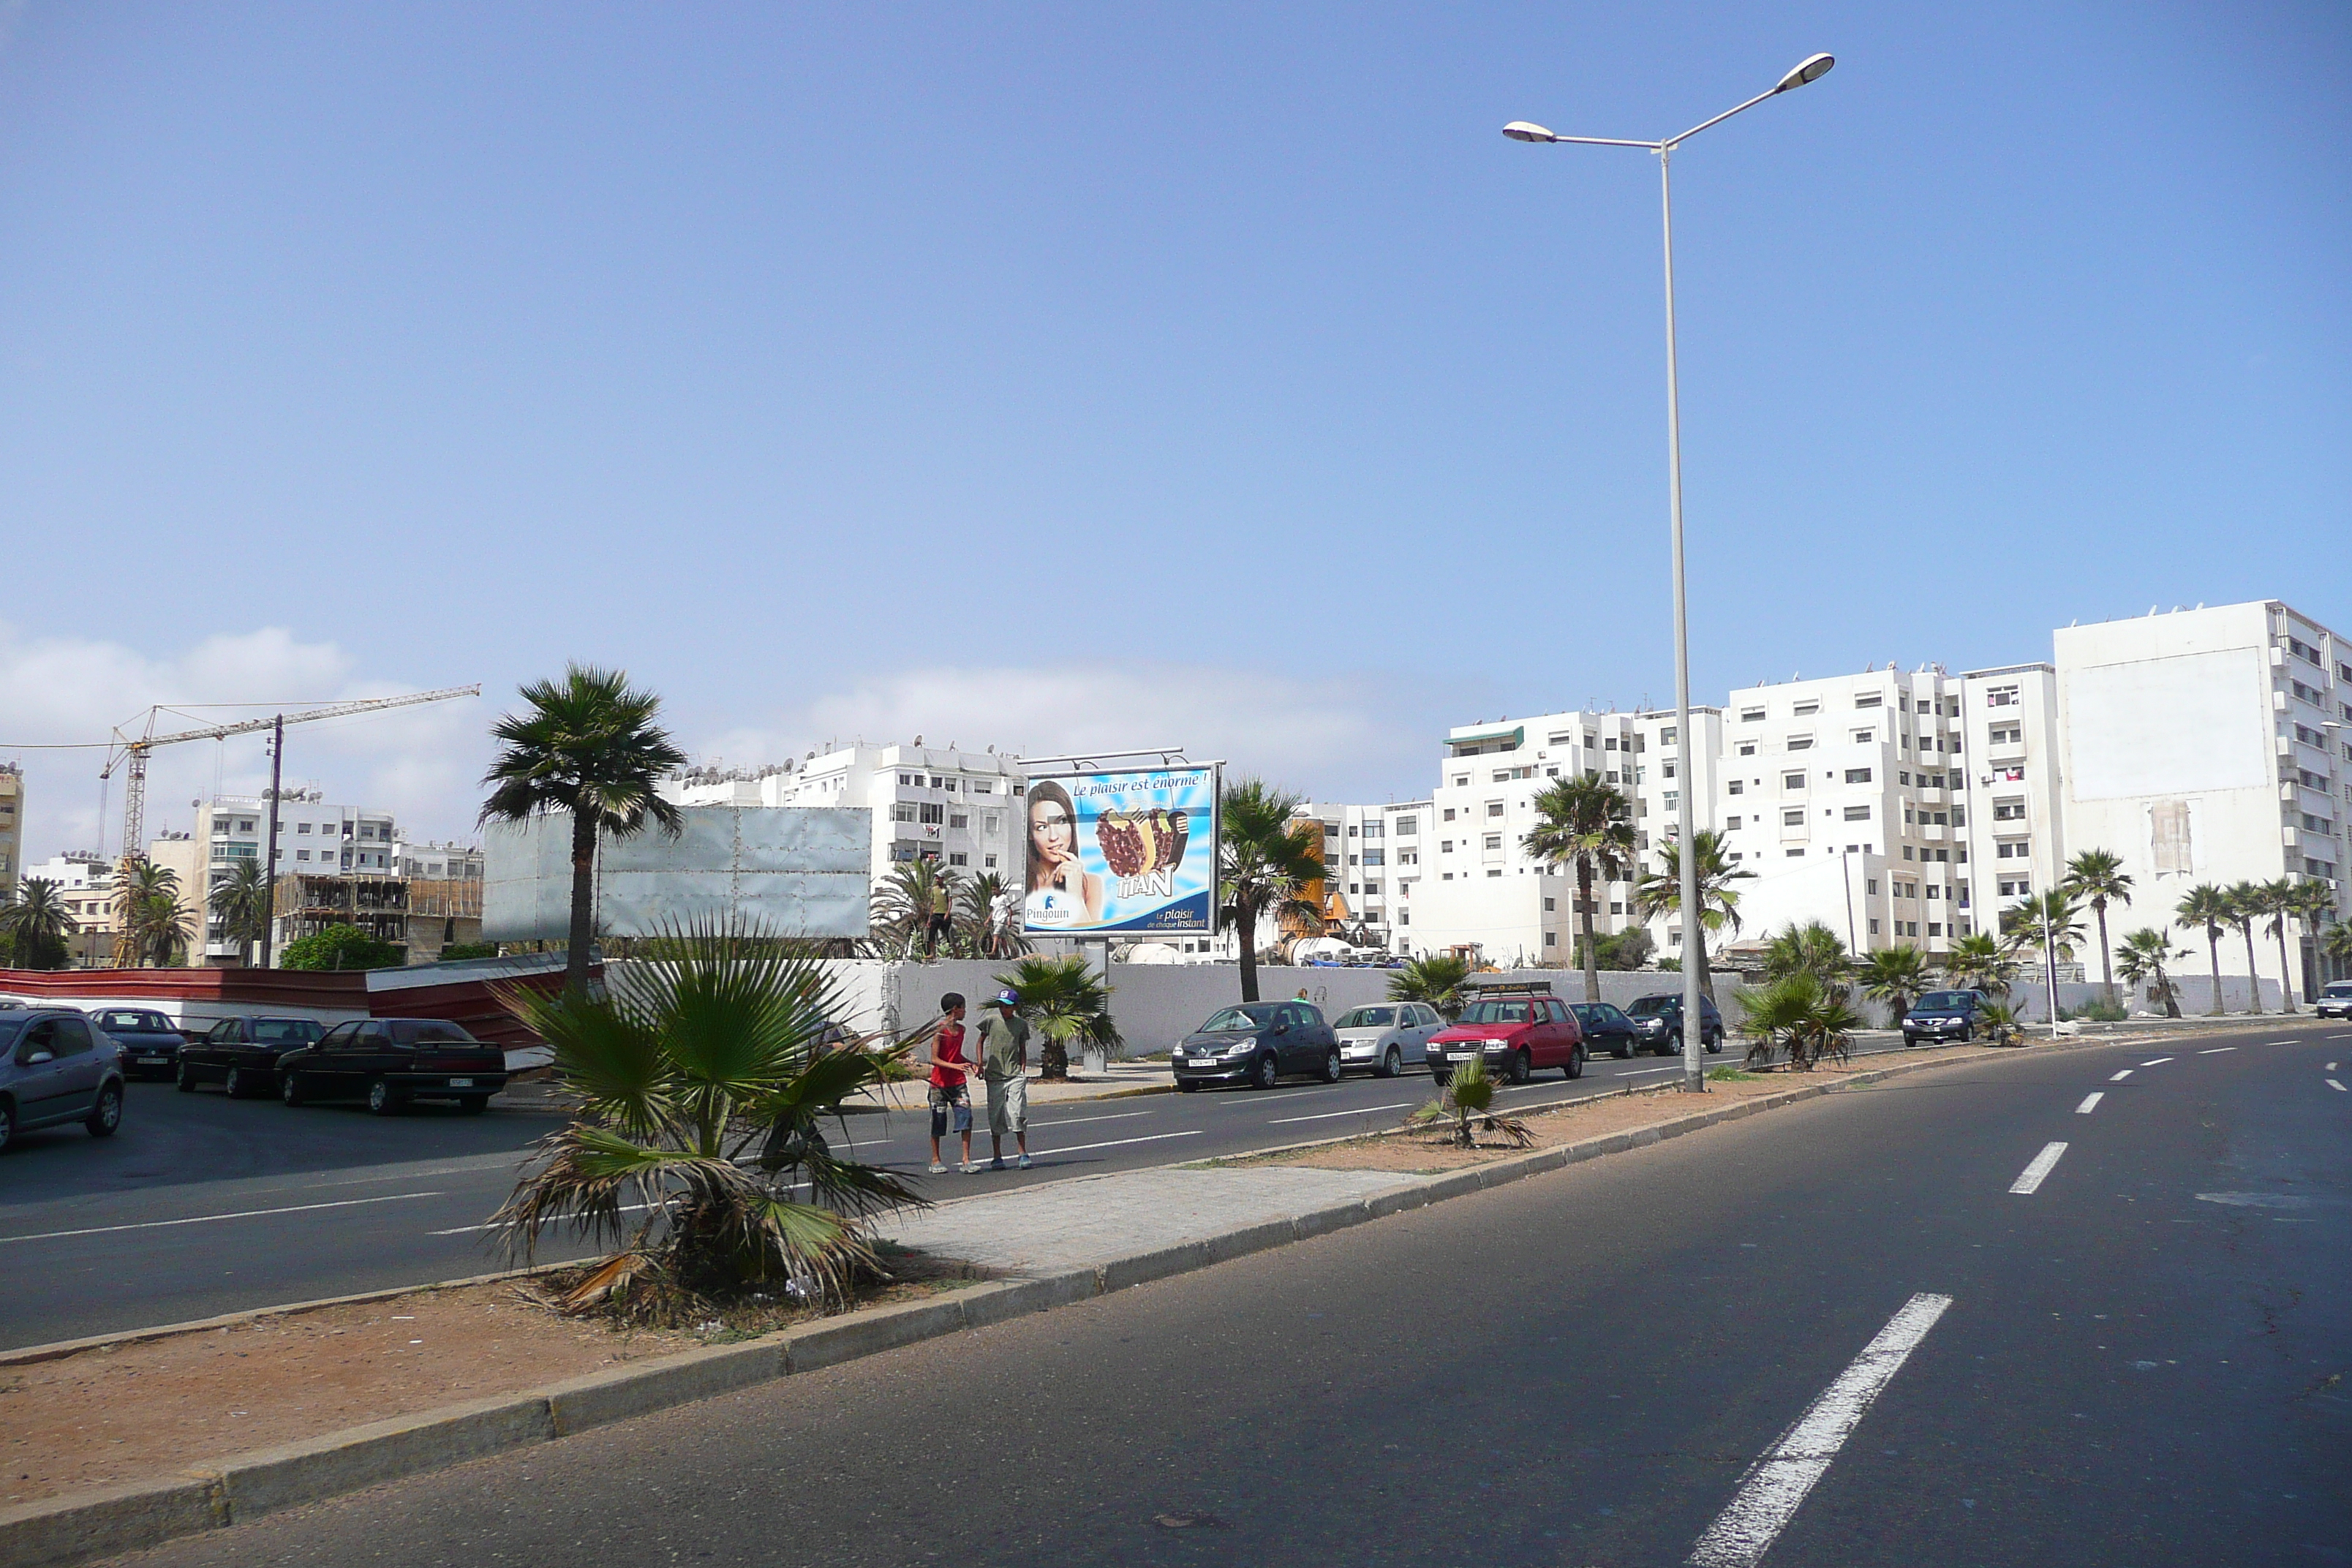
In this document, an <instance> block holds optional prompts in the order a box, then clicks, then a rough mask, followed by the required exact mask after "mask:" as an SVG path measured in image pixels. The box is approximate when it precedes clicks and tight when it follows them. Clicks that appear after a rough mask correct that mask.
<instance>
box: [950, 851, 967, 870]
mask: <svg viewBox="0 0 2352 1568" xmlns="http://www.w3.org/2000/svg"><path fill="white" fill-rule="evenodd" d="M948 864H949V865H950V866H969V865H971V856H969V855H967V854H965V853H964V852H963V851H962V850H961V849H957V850H951V851H950V852H949V855H948Z"/></svg>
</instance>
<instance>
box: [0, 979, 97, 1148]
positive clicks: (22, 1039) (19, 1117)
mask: <svg viewBox="0 0 2352 1568" xmlns="http://www.w3.org/2000/svg"><path fill="white" fill-rule="evenodd" d="M61 1121H79V1122H80V1123H81V1124H82V1125H83V1126H84V1127H87V1128H89V1135H90V1136H91V1137H93V1138H111V1137H112V1136H114V1130H115V1129H116V1128H117V1127H120V1126H121V1125H122V1050H121V1047H119V1046H117V1045H116V1044H115V1043H114V1042H113V1041H112V1040H110V1039H109V1038H107V1037H106V1036H105V1035H104V1034H103V1033H102V1032H100V1030H97V1029H93V1028H91V1027H90V1026H89V1019H88V1018H85V1017H83V1016H81V1014H80V1013H79V1012H78V1011H76V1010H75V1009H73V1008H71V1007H31V1008H17V1007H12V1008H10V1009H8V1010H7V1011H5V1012H0V1149H5V1148H6V1147H7V1146H8V1144H9V1143H10V1142H12V1141H13V1140H14V1139H15V1138H16V1134H17V1133H18V1132H20V1131H29V1130H30V1129H32V1128H35V1127H54V1126H56V1125H57V1124H58V1123H59V1122H61Z"/></svg>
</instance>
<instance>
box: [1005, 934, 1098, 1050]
mask: <svg viewBox="0 0 2352 1568" xmlns="http://www.w3.org/2000/svg"><path fill="white" fill-rule="evenodd" d="M995 978H996V984H999V985H1001V986H1003V987H1005V988H1006V989H1008V990H1011V991H1013V992H1016V993H1018V994H1020V997H1021V1005H1020V1012H1021V1016H1023V1017H1024V1018H1028V1019H1030V1020H1032V1021H1034V1023H1035V1024H1036V1026H1037V1033H1038V1034H1039V1035H1040V1036H1042V1037H1044V1039H1045V1044H1044V1046H1043V1047H1040V1049H1039V1052H1038V1059H1039V1062H1040V1064H1041V1066H1040V1076H1042V1077H1045V1078H1048V1079H1067V1078H1068V1077H1069V1076H1070V1047H1071V1045H1072V1044H1073V1043H1076V1045H1077V1046H1078V1047H1080V1048H1081V1049H1084V1048H1085V1047H1088V1046H1092V1047H1097V1049H1100V1050H1102V1051H1104V1052H1105V1053H1108V1052H1109V1051H1112V1050H1114V1049H1116V1048H1117V1047H1118V1045H1119V1044H1120V1040H1119V1033H1118V1025H1117V1024H1116V1023H1114V1022H1113V1021H1112V1019H1111V1016H1110V990H1109V988H1108V986H1106V985H1105V984H1103V981H1102V976H1100V975H1098V974H1097V973H1095V972H1094V970H1093V969H1092V968H1091V967H1090V966H1088V964H1087V961H1086V959H1085V958H1084V957H1083V956H1082V955H1080V954H1078V953H1072V954H1070V955H1069V956H1068V957H1066V958H1036V957H1031V958H1024V959H1023V960H1022V961H1021V962H1020V963H1017V964H1015V965H1014V966H1013V968H1012V969H1010V970H1008V971H1006V972H1005V973H1003V974H1000V975H997V976H996V977H995Z"/></svg>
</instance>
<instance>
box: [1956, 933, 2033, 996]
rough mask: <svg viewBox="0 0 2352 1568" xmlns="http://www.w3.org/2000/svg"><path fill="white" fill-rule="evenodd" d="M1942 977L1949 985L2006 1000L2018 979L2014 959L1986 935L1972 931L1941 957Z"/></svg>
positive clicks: (1992, 936)
mask: <svg viewBox="0 0 2352 1568" xmlns="http://www.w3.org/2000/svg"><path fill="white" fill-rule="evenodd" d="M1944 973H1946V974H1948V975H1949V976H1951V979H1952V984H1955V985H1962V986H1966V987H1968V988H1969V989H1971V990H1976V991H1981V992H1983V993H1984V994H1986V995H1988V996H2006V995H2008V994H2009V987H2010V983H2011V981H2013V980H2015V979H2016V978H2017V959H2016V958H2015V956H2013V955H2012V954H2011V952H2010V951H2009V950H2008V949H2007V948H2005V947H2003V946H2002V945H2001V943H2000V939H1999V938H1997V937H1995V936H1994V935H1993V934H1992V932H1990V931H1971V932H1970V933H1969V934H1968V935H1967V936H1964V937H1961V938H1960V939H1959V940H1958V941H1957V942H1953V943H1952V945H1951V947H1950V948H1949V949H1948V951H1947V952H1945V954H1944Z"/></svg>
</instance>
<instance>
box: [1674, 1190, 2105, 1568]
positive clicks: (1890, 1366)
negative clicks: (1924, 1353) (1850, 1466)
mask: <svg viewBox="0 0 2352 1568" xmlns="http://www.w3.org/2000/svg"><path fill="white" fill-rule="evenodd" d="M2061 1147H2063V1145H2061ZM1951 1304H1952V1299H1951V1298H1950V1297H1949V1296H1931V1295H1928V1294H1927V1293H1925V1292H1922V1293H1920V1294H1919V1295H1916V1296H1914V1297H1912V1298H1911V1300H1908V1301H1906V1302H1905V1303H1904V1304H1903V1310H1901V1311H1899V1312H1896V1313H1895V1316H1894V1317H1893V1318H1892V1319H1890V1320H1889V1321H1888V1322H1887V1325H1886V1326H1885V1328H1883V1329H1881V1330H1879V1331H1878V1337H1877V1338H1876V1339H1874V1340H1872V1341H1871V1342H1870V1343H1869V1344H1867V1345H1865V1346H1864V1347H1863V1352H1862V1353H1861V1354H1860V1355H1858V1356H1856V1357H1854V1358H1853V1364H1852V1365H1850V1366H1848V1367H1847V1368H1846V1369H1845V1370H1844V1371H1843V1372H1842V1373H1838V1377H1837V1381H1836V1382H1835V1383H1832V1384H1830V1385H1829V1386H1828V1387H1827V1388H1825V1389H1823V1390H1822V1394H1821V1397H1820V1398H1818V1399H1816V1400H1814V1401H1813V1402H1812V1404H1811V1405H1809V1406H1808V1407H1807V1408H1806V1410H1805V1413H1804V1414H1803V1415H1800V1416H1799V1417H1797V1420H1796V1423H1795V1425H1793V1426H1790V1428H1789V1429H1788V1430H1787V1431H1786V1432H1783V1433H1781V1434H1780V1440H1779V1441H1777V1442H1775V1443H1774V1444H1773V1445H1772V1446H1771V1447H1769V1448H1768V1449H1766V1450H1765V1451H1764V1455H1763V1457H1762V1458H1759V1459H1758V1460H1757V1461H1756V1462H1755V1463H1754V1464H1752V1465H1750V1466H1749V1467H1748V1473H1747V1474H1746V1475H1745V1476H1743V1477H1741V1478H1740V1481H1739V1489H1738V1491H1737V1492H1735V1493H1733V1494H1732V1499H1731V1503H1730V1506H1728V1507H1727V1508H1726V1509H1725V1510H1723V1512H1722V1513H1720V1514H1718V1515H1717V1516H1716V1521H1715V1522H1714V1523H1713V1524H1711V1525H1709V1526H1707V1530H1706V1534H1705V1535H1702V1536H1700V1537H1699V1538H1698V1544H1697V1545H1696V1546H1695V1547H1693V1548H1692V1549H1691V1554H1690V1561H1691V1564H1692V1568H1752V1565H1753V1564H1754V1563H1758V1562H1759V1561H1760V1560H1761V1559H1762V1558H1763V1556H1764V1553H1766V1552H1769V1551H1770V1550H1771V1549H1772V1542H1775V1541H1777V1540H1779V1539H1780V1531H1782V1530H1784V1529H1786V1528H1787V1527H1788V1523H1789V1521H1790V1520H1791V1519H1793V1518H1794V1517H1796V1512H1797V1509H1798V1506H1799V1505H1800V1504H1801V1503H1802V1502H1803V1501H1804V1500H1805V1494H1806V1493H1808V1492H1810V1491H1811V1490H1812V1489H1813V1483H1814V1482H1816V1481H1818V1480H1820V1479H1822V1476H1823V1475H1824V1474H1825V1473H1827V1471H1828V1469H1829V1468H1830V1461H1831V1460H1832V1459H1834V1458H1837V1453H1838V1450H1839V1449H1840V1448H1842V1447H1844V1446H1845V1440H1846V1439H1847V1438H1848V1437H1849V1436H1853V1429H1854V1428H1855V1427H1856V1426H1860V1425H1861V1424H1862V1418H1863V1416H1864V1414H1866V1413H1867V1412H1868V1411H1869V1409H1870V1405H1871V1402H1872V1401H1873V1400H1874V1399H1876V1398H1877V1397H1878V1395H1879V1394H1880V1393H1881V1392H1882V1391H1884V1390H1885V1387H1886V1385H1887V1384H1889V1383H1890V1382H1892V1381H1893V1380H1894V1377H1895V1373H1898V1372H1900V1371H1902V1370H1903V1363H1904V1362H1905V1361H1906V1359H1908V1357H1909V1356H1910V1354H1911V1352H1913V1351H1914V1350H1916V1349H1917V1348H1918V1344H1919V1342H1920V1341H1922V1340H1924V1339H1926V1338H1927V1331H1928V1330H1930V1329H1932V1328H1934V1327H1935V1326H1936V1320H1937V1319H1938V1318H1940V1317H1942V1316H1943V1315H1944V1311H1945V1310H1946V1309H1947V1308H1948V1307H1949V1306H1951Z"/></svg>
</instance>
